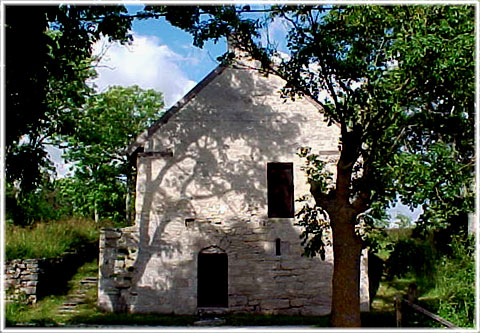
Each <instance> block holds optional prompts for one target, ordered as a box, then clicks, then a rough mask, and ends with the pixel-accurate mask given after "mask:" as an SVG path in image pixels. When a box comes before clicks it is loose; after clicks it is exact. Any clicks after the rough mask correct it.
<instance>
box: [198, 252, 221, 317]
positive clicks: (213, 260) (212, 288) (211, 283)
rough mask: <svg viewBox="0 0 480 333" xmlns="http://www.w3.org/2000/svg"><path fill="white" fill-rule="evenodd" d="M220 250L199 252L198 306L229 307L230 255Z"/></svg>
mask: <svg viewBox="0 0 480 333" xmlns="http://www.w3.org/2000/svg"><path fill="white" fill-rule="evenodd" d="M220 251H221V250H220V249H218V248H210V249H206V250H204V251H202V252H200V253H199V254H198V300H197V302H198V304H197V305H198V307H225V308H226V307H228V257H227V254H226V253H224V252H220Z"/></svg>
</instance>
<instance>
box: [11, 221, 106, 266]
mask: <svg viewBox="0 0 480 333" xmlns="http://www.w3.org/2000/svg"><path fill="white" fill-rule="evenodd" d="M98 235H99V231H98V227H97V226H96V225H95V222H93V221H92V220H80V219H69V220H64V221H52V222H48V223H37V224H35V225H34V226H32V227H19V226H14V225H7V226H6V228H5V256H6V259H7V260H12V259H32V258H55V257H59V256H61V255H62V254H64V253H65V252H72V251H79V250H81V249H83V248H84V247H86V246H89V245H95V246H96V245H97V242H98Z"/></svg>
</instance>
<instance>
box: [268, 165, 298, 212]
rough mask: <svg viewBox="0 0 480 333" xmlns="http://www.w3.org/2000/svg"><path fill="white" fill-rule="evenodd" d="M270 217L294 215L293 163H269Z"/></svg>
mask: <svg viewBox="0 0 480 333" xmlns="http://www.w3.org/2000/svg"><path fill="white" fill-rule="evenodd" d="M267 190H268V217H293V214H294V206H293V163H268V164H267Z"/></svg>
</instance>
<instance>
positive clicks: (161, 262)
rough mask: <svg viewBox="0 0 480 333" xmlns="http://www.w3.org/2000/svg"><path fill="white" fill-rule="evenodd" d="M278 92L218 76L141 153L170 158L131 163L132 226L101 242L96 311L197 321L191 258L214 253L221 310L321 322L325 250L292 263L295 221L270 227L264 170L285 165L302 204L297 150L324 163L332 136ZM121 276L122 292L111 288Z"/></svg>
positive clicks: (239, 76) (304, 106) (326, 290)
mask: <svg viewBox="0 0 480 333" xmlns="http://www.w3.org/2000/svg"><path fill="white" fill-rule="evenodd" d="M284 83H285V82H284V81H283V80H282V79H280V78H278V77H276V76H274V75H269V76H268V78H267V77H264V76H262V75H259V74H258V73H257V72H255V71H251V70H233V69H227V70H225V71H224V72H223V73H222V74H221V75H219V76H218V77H216V78H215V79H214V80H213V81H212V82H211V83H210V84H208V85H207V86H205V87H204V88H203V90H201V91H200V92H199V93H198V94H196V96H195V98H193V99H192V100H191V101H190V102H189V103H188V104H187V105H185V106H184V107H183V109H182V110H180V111H179V112H177V113H175V114H173V115H172V116H171V118H169V119H168V122H166V123H165V124H163V125H162V126H161V128H160V129H159V130H157V131H156V132H154V133H153V134H152V136H151V137H150V138H149V139H148V140H147V141H146V142H145V144H144V151H145V152H147V153H150V152H161V151H166V150H170V151H172V152H173V156H164V157H153V156H149V157H147V156H143V157H142V156H140V157H139V158H138V159H137V170H138V173H137V188H136V200H135V202H136V214H135V216H136V225H135V226H134V227H130V228H126V229H122V230H117V229H112V230H104V231H102V233H101V237H100V244H101V246H100V263H101V268H100V279H99V294H98V300H99V303H98V304H99V306H100V307H101V308H103V309H105V310H107V311H112V309H116V308H117V307H118V306H124V307H126V309H128V311H131V312H160V313H162V312H163V313H178V314H195V313H197V311H199V309H198V308H197V287H198V256H199V253H200V252H201V251H202V250H204V249H206V248H209V247H217V248H219V249H221V251H223V252H224V253H225V254H226V255H227V257H228V295H229V297H228V309H227V311H229V312H263V313H284V314H305V315H323V314H327V313H329V312H330V306H331V279H332V271H333V268H332V266H333V254H332V251H331V248H328V249H327V253H326V260H325V261H322V260H320V259H319V258H306V257H302V256H301V254H302V246H301V244H300V238H299V235H300V232H301V230H300V228H299V227H298V226H295V220H294V219H293V218H268V202H267V197H268V196H267V177H266V168H267V163H269V162H290V163H293V168H294V170H293V181H294V193H295V198H298V197H301V196H303V195H308V194H309V193H310V188H309V185H308V184H307V182H306V177H305V174H304V171H303V170H302V166H303V165H304V161H303V160H302V159H301V158H300V157H299V156H297V155H296V152H297V149H298V148H299V147H302V146H310V147H311V148H312V151H313V152H319V153H320V155H322V154H321V151H328V152H329V153H328V154H324V155H325V160H326V161H328V162H329V163H330V164H332V165H333V164H334V163H335V162H336V158H338V155H337V156H335V155H332V152H336V151H338V137H339V128H338V127H336V126H330V127H329V126H326V124H325V122H324V121H323V116H322V115H321V114H320V113H319V112H318V108H317V107H316V106H315V105H313V104H311V103H310V102H309V101H307V100H305V99H300V100H298V101H296V102H292V101H290V100H286V101H285V100H283V99H282V98H280V96H279V93H278V91H279V89H280V88H281V87H282V86H283V85H284ZM329 167H331V165H330V166H329ZM332 171H333V172H335V168H332ZM296 208H297V210H298V209H300V207H296ZM276 239H280V245H281V248H280V250H281V251H280V252H281V254H280V255H277V254H276V246H275V244H276V243H275V242H276ZM133 253H135V255H133ZM366 264H367V263H366V261H365V260H363V259H362V270H363V271H362V279H361V281H362V304H368V279H367V278H366V275H365V274H366V270H365V268H366ZM132 267H133V269H132ZM127 273H129V274H130V275H131V278H132V280H131V281H130V282H131V283H130V284H129V283H126V282H125V281H124V280H123V279H120V278H119V277H121V276H127ZM122 288H124V289H122ZM112 289H113V290H114V291H115V292H116V293H115V294H113V295H112V293H113V292H114V291H112ZM120 289H121V292H120V291H119V290H120ZM132 295H135V296H132ZM122 302H123V303H122ZM222 311H225V309H223V310H222Z"/></svg>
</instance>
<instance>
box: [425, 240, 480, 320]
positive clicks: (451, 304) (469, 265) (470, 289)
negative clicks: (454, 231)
mask: <svg viewBox="0 0 480 333" xmlns="http://www.w3.org/2000/svg"><path fill="white" fill-rule="evenodd" d="M450 245H451V248H452V250H453V251H452V254H451V255H449V256H444V257H443V258H442V259H441V260H440V261H439V262H438V264H437V267H436V273H437V274H436V276H435V289H433V290H431V291H430V295H437V297H438V298H439V309H438V314H439V315H440V316H442V317H443V318H445V319H447V320H450V321H451V322H453V323H454V324H456V325H458V326H460V327H474V326H475V318H474V317H475V242H474V238H473V236H470V237H469V238H463V239H461V238H459V237H455V238H453V240H452V243H451V244H450Z"/></svg>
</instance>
